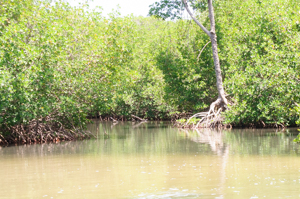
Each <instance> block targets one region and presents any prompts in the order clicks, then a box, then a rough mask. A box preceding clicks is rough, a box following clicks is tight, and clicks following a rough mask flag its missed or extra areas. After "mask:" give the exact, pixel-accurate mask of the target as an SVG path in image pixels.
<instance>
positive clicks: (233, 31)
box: [0, 0, 300, 137]
mask: <svg viewBox="0 0 300 199" xmlns="http://www.w3.org/2000/svg"><path fill="white" fill-rule="evenodd" d="M165 3H168V2H165ZM0 5H1V9H0V13H1V17H0V93H1V96H0V135H1V134H2V135H4V136H7V135H10V134H11V132H12V131H13V129H14V128H15V127H16V126H20V125H24V126H25V127H26V125H29V124H30V123H32V121H41V122H42V123H47V122H48V123H49V121H50V120H51V122H55V125H58V124H59V125H63V126H64V127H66V128H67V129H74V128H75V129H76V128H78V127H80V128H83V127H84V126H85V124H86V123H87V122H88V121H87V119H86V118H87V116H100V115H101V116H118V117H123V118H127V119H128V118H130V117H131V115H132V114H134V115H138V116H141V117H145V118H149V119H150V118H152V119H166V118H170V117H171V116H172V115H174V114H175V115H176V114H177V113H182V112H185V113H187V112H196V111H201V110H203V109H206V108H208V106H209V104H210V103H211V102H212V101H214V100H215V99H216V98H217V91H216V88H215V72H214V68H213V60H212V55H211V48H210V45H208V46H207V47H206V48H205V49H203V52H202V53H201V55H200V56H199V52H200V50H201V49H202V48H203V46H205V44H207V42H208V41H209V38H208V37H207V36H206V35H205V33H203V32H202V31H201V30H200V28H198V27H197V26H196V25H195V24H194V23H193V22H192V21H190V20H177V21H164V20H161V19H157V18H153V17H147V18H143V17H140V18H137V17H131V16H128V17H123V18H121V17H119V15H118V14H117V13H112V14H110V16H109V17H103V16H102V15H101V10H93V11H91V10H90V9H89V8H88V5H82V6H81V7H76V8H75V7H71V6H70V5H68V4H66V3H64V2H60V1H58V2H56V3H50V2H48V1H31V0H21V1H13V0H4V1H1V2H0ZM204 5H205V4H203V2H202V3H201V2H200V3H198V4H195V5H194V7H193V8H194V9H197V8H198V9H199V12H198V14H202V17H200V19H199V20H200V21H201V22H202V23H203V24H204V25H205V26H209V23H208V18H207V17H206V15H207V14H206V12H207V11H206V7H205V6H204ZM166 6H167V4H166ZM214 6H215V12H216V24H217V35H218V42H219V48H220V52H219V53H220V61H221V67H222V71H223V76H224V85H225V91H226V92H227V93H228V94H229V96H228V98H229V100H230V101H231V102H232V103H231V106H230V109H229V111H227V112H226V113H224V114H225V118H226V122H228V123H232V124H234V125H261V126H264V125H269V124H275V125H293V124H295V122H296V120H297V119H298V118H299V115H300V114H299V110H298V111H296V107H297V106H296V103H299V102H300V92H299V91H300V84H299V81H300V59H299V58H300V54H299V52H300V22H299V17H298V16H299V14H300V13H299V10H300V5H299V3H297V1H296V0H290V1H283V0H281V1H275V0H268V1H265V2H258V1H255V0H249V1H246V2H245V1H242V0H230V1H226V2H225V1H215V2H214ZM178 8H179V9H181V8H180V7H178ZM155 9H157V8H155ZM88 10H89V11H88ZM153 12H154V10H153ZM175 14H176V13H175ZM154 15H155V14H154ZM49 118H50V119H49ZM16 137H18V136H16Z"/></svg>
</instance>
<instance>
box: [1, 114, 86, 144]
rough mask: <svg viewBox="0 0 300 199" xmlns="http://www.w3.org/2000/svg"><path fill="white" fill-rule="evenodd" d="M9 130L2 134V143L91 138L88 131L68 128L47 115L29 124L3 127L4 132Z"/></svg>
mask: <svg viewBox="0 0 300 199" xmlns="http://www.w3.org/2000/svg"><path fill="white" fill-rule="evenodd" d="M3 131H4V132H9V135H7V136H5V135H1V134H0V144H33V143H45V142H60V141H70V140H75V139H85V138H90V136H91V134H90V133H89V132H87V131H82V130H79V129H77V128H75V127H72V128H66V127H65V125H63V124H62V123H61V122H58V121H56V120H55V119H54V118H51V117H50V116H47V117H45V118H43V119H39V120H32V121H30V122H29V123H28V124H18V125H15V126H12V127H7V128H6V129H2V132H3Z"/></svg>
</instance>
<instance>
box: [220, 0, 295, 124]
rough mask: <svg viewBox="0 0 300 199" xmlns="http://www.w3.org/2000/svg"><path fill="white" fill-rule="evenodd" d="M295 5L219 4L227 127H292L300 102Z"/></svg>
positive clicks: (269, 2)
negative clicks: (228, 104)
mask: <svg viewBox="0 0 300 199" xmlns="http://www.w3.org/2000/svg"><path fill="white" fill-rule="evenodd" d="M299 10H300V4H299V2H298V1H295V0H294V1H292V0H291V1H277V0H276V1H275V0H268V1H246V2H245V1H237V0H236V1H231V2H226V3H225V2H223V1H220V2H219V4H218V6H217V11H216V13H217V16H218V17H217V19H218V20H217V22H216V23H217V24H218V29H219V35H220V41H221V42H220V49H221V50H220V56H221V65H222V66H223V70H224V73H225V86H226V88H225V90H226V92H227V93H228V94H230V98H231V99H232V106H231V109H230V110H229V111H228V112H226V119H227V122H229V123H233V124H235V125H242V124H247V125H251V124H252V125H257V124H259V123H261V126H265V125H268V124H275V125H280V124H282V125H289V124H295V120H296V119H297V114H296V112H295V109H294V108H295V106H296V103H297V102H299V101H300V92H299V91H300V84H299V81H300V54H299V49H300V26H299V25H300V24H299V14H300V13H299Z"/></svg>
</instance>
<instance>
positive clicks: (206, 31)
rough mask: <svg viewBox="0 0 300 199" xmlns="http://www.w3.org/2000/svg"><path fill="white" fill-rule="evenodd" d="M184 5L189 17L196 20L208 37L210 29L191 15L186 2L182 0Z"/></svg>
mask: <svg viewBox="0 0 300 199" xmlns="http://www.w3.org/2000/svg"><path fill="white" fill-rule="evenodd" d="M182 2H183V4H184V7H185V9H186V11H187V12H188V13H189V15H190V16H191V18H192V19H193V20H194V21H195V22H196V24H197V25H198V26H199V27H200V28H201V29H202V30H203V31H204V32H205V33H206V34H207V35H208V36H209V37H210V36H211V33H210V31H208V30H207V29H206V28H205V27H204V26H203V25H202V24H201V23H200V22H199V21H198V20H197V19H196V18H195V17H194V15H193V13H192V12H191V11H190V9H189V6H188V4H187V2H186V0H182Z"/></svg>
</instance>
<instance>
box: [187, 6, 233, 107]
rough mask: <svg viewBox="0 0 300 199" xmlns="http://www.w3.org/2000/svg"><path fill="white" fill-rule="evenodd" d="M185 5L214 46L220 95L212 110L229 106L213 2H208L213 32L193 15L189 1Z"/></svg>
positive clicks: (213, 51)
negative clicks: (224, 86)
mask: <svg viewBox="0 0 300 199" xmlns="http://www.w3.org/2000/svg"><path fill="white" fill-rule="evenodd" d="M182 1H183V4H184V6H185V8H186V10H187V12H188V13H189V15H190V16H191V18H192V19H193V20H194V21H195V22H196V24H197V25H198V26H199V27H200V28H201V29H202V30H203V31H204V32H205V33H206V34H207V35H208V36H209V37H210V40H211V45H212V53H213V59H214V65H215V72H216V79H217V89H218V93H219V97H218V99H217V100H216V101H215V102H214V103H212V106H213V107H212V106H211V109H212V108H214V107H215V105H217V104H218V105H220V104H222V103H223V104H224V105H227V103H228V102H227V99H226V96H225V91H224V88H223V81H222V74H221V67H220V61H219V55H218V44H217V35H216V30H215V29H216V25H215V17H214V8H213V5H212V0H207V3H208V10H209V20H210V28H211V30H210V31H208V30H207V29H206V28H205V27H204V26H203V25H202V24H201V23H200V22H199V21H198V20H197V19H196V18H195V17H194V16H193V13H192V12H191V11H190V9H189V7H188V4H187V0H182Z"/></svg>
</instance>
